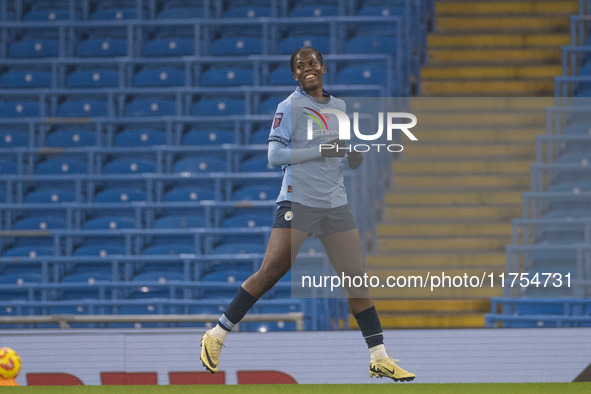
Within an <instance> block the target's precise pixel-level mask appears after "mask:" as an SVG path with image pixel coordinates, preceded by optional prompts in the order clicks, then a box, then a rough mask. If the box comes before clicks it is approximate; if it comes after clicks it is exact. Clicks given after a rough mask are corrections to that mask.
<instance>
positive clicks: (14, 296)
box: [0, 273, 41, 302]
mask: <svg viewBox="0 0 591 394" xmlns="http://www.w3.org/2000/svg"><path fill="white" fill-rule="evenodd" d="M40 282H41V276H40V275H38V274H18V273H14V274H6V275H0V300H2V301H11V302H13V301H20V300H23V301H26V300H27V299H28V294H27V293H28V292H27V290H26V289H22V290H13V289H11V290H3V289H2V287H3V286H1V285H3V284H7V285H20V286H22V285H25V284H29V283H40Z"/></svg>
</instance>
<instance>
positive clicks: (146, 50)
mask: <svg viewBox="0 0 591 394" xmlns="http://www.w3.org/2000/svg"><path fill="white" fill-rule="evenodd" d="M142 53H143V55H144V56H193V55H195V41H194V40H193V39H191V38H183V37H173V38H155V39H153V40H150V41H146V42H145V43H144V46H143V50H142Z"/></svg>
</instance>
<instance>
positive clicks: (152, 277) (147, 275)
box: [131, 271, 185, 283]
mask: <svg viewBox="0 0 591 394" xmlns="http://www.w3.org/2000/svg"><path fill="white" fill-rule="evenodd" d="M131 280H132V281H133V282H158V283H166V282H169V281H175V280H176V281H182V280H185V277H184V275H183V274H182V273H181V272H170V271H154V272H142V273H140V274H137V275H135V276H134V277H133V278H132V279H131Z"/></svg>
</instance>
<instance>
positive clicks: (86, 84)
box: [66, 69, 119, 88]
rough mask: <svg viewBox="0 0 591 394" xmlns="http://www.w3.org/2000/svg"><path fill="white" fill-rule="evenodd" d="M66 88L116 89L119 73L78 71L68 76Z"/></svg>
mask: <svg viewBox="0 0 591 394" xmlns="http://www.w3.org/2000/svg"><path fill="white" fill-rule="evenodd" d="M66 86H67V87H68V88H116V87H117V86H119V72H118V71H116V70H100V69H97V70H78V71H74V72H72V73H71V74H70V75H68V78H67V81H66Z"/></svg>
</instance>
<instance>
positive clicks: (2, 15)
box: [0, 10, 16, 21]
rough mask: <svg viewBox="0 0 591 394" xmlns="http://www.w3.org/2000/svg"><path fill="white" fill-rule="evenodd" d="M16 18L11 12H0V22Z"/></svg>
mask: <svg viewBox="0 0 591 394" xmlns="http://www.w3.org/2000/svg"><path fill="white" fill-rule="evenodd" d="M15 19H16V16H15V14H14V12H13V11H6V12H4V11H3V10H0V21H14V20H15Z"/></svg>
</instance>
